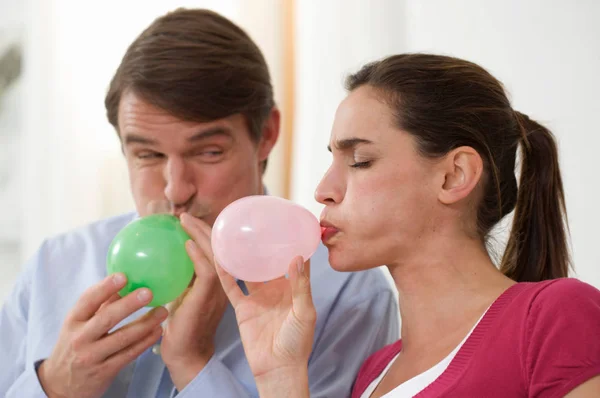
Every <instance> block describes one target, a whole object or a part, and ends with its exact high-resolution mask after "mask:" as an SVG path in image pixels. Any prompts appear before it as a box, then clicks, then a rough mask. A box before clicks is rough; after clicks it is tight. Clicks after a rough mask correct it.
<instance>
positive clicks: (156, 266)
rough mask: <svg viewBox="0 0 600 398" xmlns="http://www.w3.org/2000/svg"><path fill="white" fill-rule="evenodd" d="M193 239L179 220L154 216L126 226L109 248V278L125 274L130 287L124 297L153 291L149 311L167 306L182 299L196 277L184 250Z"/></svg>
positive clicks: (164, 215) (161, 215)
mask: <svg viewBox="0 0 600 398" xmlns="http://www.w3.org/2000/svg"><path fill="white" fill-rule="evenodd" d="M188 239H190V237H189V235H188V234H187V233H186V232H185V231H184V229H183V228H182V227H181V224H180V223H179V219H178V218H177V217H175V216H171V215H168V214H154V215H151V216H146V217H142V218H138V219H136V220H134V221H132V222H131V223H129V224H127V225H126V226H125V228H123V229H122V230H121V231H120V232H119V233H118V234H117V236H115V238H114V239H113V241H112V243H111V244H110V247H109V248H108V256H107V261H106V269H107V271H108V274H109V275H110V274H113V273H115V272H122V273H124V274H125V275H126V276H127V285H126V286H125V287H124V288H123V289H122V290H121V291H120V292H119V295H120V296H121V297H123V296H125V295H126V294H128V293H131V292H132V291H134V290H136V289H139V288H141V287H146V288H148V289H150V291H152V295H153V298H152V301H151V302H150V304H148V306H149V307H157V306H160V305H164V304H166V303H168V302H170V301H173V300H175V299H176V298H177V297H179V296H180V295H181V294H182V293H183V291H184V290H185V289H186V288H187V287H188V285H189V283H190V281H191V280H192V276H193V275H194V264H193V262H192V260H191V259H190V257H189V256H188V254H187V251H186V250H185V242H186V241H187V240H188Z"/></svg>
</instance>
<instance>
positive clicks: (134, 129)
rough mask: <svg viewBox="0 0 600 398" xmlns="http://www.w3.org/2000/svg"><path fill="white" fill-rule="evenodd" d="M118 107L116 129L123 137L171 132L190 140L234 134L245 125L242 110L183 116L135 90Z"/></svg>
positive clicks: (130, 137)
mask: <svg viewBox="0 0 600 398" xmlns="http://www.w3.org/2000/svg"><path fill="white" fill-rule="evenodd" d="M119 108H120V109H119V131H120V135H121V137H122V138H123V139H124V140H125V141H127V140H128V139H129V141H138V142H140V141H142V140H140V139H138V138H140V136H148V135H150V136H153V135H158V134H160V136H162V135H165V134H168V135H172V134H174V133H176V134H177V135H178V136H179V137H182V138H184V139H186V140H189V141H198V140H203V139H207V138H211V137H218V136H221V137H228V136H229V137H233V136H234V135H235V134H236V132H237V131H238V130H240V129H244V128H245V126H246V123H245V118H244V116H243V115H241V114H235V115H231V116H228V117H225V118H222V119H217V120H212V121H206V122H200V121H189V120H183V119H181V118H179V117H177V116H175V115H173V114H171V113H169V112H168V111H165V110H163V109H161V108H158V107H156V106H154V105H152V104H149V103H148V102H146V101H144V100H142V99H140V98H138V97H137V96H136V95H134V94H127V95H126V96H124V97H123V98H122V100H121V103H120V106H119ZM128 137H129V138H128Z"/></svg>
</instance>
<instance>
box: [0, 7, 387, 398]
mask: <svg viewBox="0 0 600 398" xmlns="http://www.w3.org/2000/svg"><path fill="white" fill-rule="evenodd" d="M105 103H106V109H107V115H108V119H109V121H110V123H111V124H112V125H113V126H114V127H115V129H116V131H117V133H118V137H119V139H120V140H121V143H122V148H123V153H124V155H125V158H126V161H127V165H128V170H129V177H130V185H131V190H132V194H133V197H134V201H135V204H136V210H137V211H136V212H135V213H132V214H126V215H122V216H119V217H114V218H111V219H107V220H102V221H99V222H97V223H94V224H92V225H89V226H87V227H84V228H81V229H78V230H75V231H71V232H69V233H67V234H64V235H61V236H58V237H55V238H53V239H50V240H47V241H46V242H45V243H44V244H43V245H42V247H41V248H40V250H39V251H38V253H37V255H36V256H35V257H34V258H33V259H32V260H31V261H30V262H29V263H28V264H27V265H26V267H25V269H24V271H23V273H22V274H21V275H20V277H19V279H18V281H17V284H16V286H15V288H14V290H13V292H12V294H11V295H10V296H9V297H8V299H7V301H6V303H5V305H4V307H3V309H2V312H1V313H0V333H1V337H2V338H1V339H0V358H2V364H1V365H0V393H2V395H3V396H7V397H19V398H27V397H42V396H46V395H47V396H50V397H54V396H56V397H78V398H85V397H98V396H102V395H104V396H107V397H169V396H173V395H174V394H177V396H178V397H188V396H189V397H199V396H202V397H256V396H258V393H257V391H256V386H255V384H254V379H253V377H252V374H251V372H250V369H249V367H248V363H247V361H246V359H245V356H244V351H243V347H242V344H241V341H240V338H239V332H238V329H237V324H236V322H235V319H234V313H233V310H232V308H231V306H230V305H229V304H228V302H227V300H226V297H225V295H224V292H223V290H222V288H221V285H220V283H219V281H218V278H217V276H216V273H215V269H214V266H213V265H212V258H213V257H212V250H211V247H210V225H212V223H213V222H214V220H215V218H216V216H217V215H218V214H219V212H220V211H221V210H222V209H223V208H224V207H225V206H226V205H228V204H229V203H231V202H232V201H234V200H236V199H238V198H241V197H244V196H248V195H254V194H264V193H265V192H264V188H263V184H262V174H263V172H264V168H265V167H266V163H267V158H268V155H269V152H270V151H271V149H272V148H273V145H274V144H275V142H276V140H277V137H278V134H279V111H278V110H277V108H276V106H275V104H274V101H273V90H272V87H271V83H270V76H269V72H268V69H267V66H266V63H265V60H264V59H263V56H262V54H261V52H260V50H259V49H258V48H257V46H256V45H255V44H254V43H253V42H252V40H251V39H250V38H249V37H248V36H247V35H246V34H245V33H244V32H243V31H242V30H241V29H240V28H239V27H237V26H235V25H234V24H233V23H232V22H230V21H228V20H227V19H225V18H223V17H221V16H219V15H218V14H215V13H213V12H210V11H206V10H177V11H175V12H172V13H169V14H167V15H165V16H163V17H161V18H159V19H157V20H156V21H155V22H154V23H153V24H152V25H151V26H150V27H148V28H147V29H146V30H145V31H144V32H143V33H142V34H141V35H140V36H139V37H138V38H137V39H136V40H135V41H134V42H133V43H132V44H131V46H130V47H129V49H128V51H127V53H126V54H125V56H124V58H123V60H122V63H121V65H120V66H119V68H118V70H117V71H116V74H115V76H114V78H113V80H112V82H111V85H110V88H109V92H108V94H107V96H106V101H105ZM158 211H160V212H165V211H168V212H170V213H172V214H174V215H176V216H179V217H180V218H181V222H182V225H183V226H184V228H185V229H186V230H187V231H188V233H189V234H190V236H191V237H192V240H190V241H189V242H188V244H187V247H186V248H187V250H188V253H189V255H190V257H191V258H192V260H194V263H195V271H196V278H195V280H194V283H193V285H192V287H191V288H190V290H189V292H188V293H187V294H186V295H185V297H184V298H183V300H182V301H181V303H180V305H179V306H178V308H177V310H176V311H174V312H173V313H172V314H170V316H169V322H168V326H167V327H166V329H165V330H164V333H163V331H162V328H161V323H162V322H163V321H164V320H165V319H166V317H167V311H166V310H165V309H164V308H156V309H154V310H152V311H148V308H145V305H146V304H147V303H148V302H150V300H151V292H150V291H148V290H147V289H138V290H137V291H135V292H133V293H131V294H129V295H127V296H125V297H123V298H120V297H119V296H118V295H117V292H118V291H119V290H120V288H121V287H122V286H123V285H124V283H125V280H124V278H122V277H121V278H119V277H118V276H117V277H114V276H111V277H106V271H105V259H106V254H107V249H108V246H109V244H110V242H111V241H112V239H113V238H114V236H115V235H116V233H117V232H118V231H119V230H120V229H121V228H123V227H124V226H125V225H126V224H127V223H128V222H130V221H131V220H133V219H134V218H136V217H139V216H145V215H148V214H151V213H155V212H158ZM203 257H204V258H206V259H208V260H210V261H209V262H207V261H203V260H202V258H203ZM207 263H208V264H211V265H210V266H207V265H206V264H207ZM311 263H312V275H311V278H312V279H313V295H314V301H315V305H316V308H317V312H318V321H317V331H316V334H315V341H314V351H313V353H312V357H311V360H310V364H309V375H310V384H311V396H313V397H344V396H349V395H350V388H351V385H352V381H353V380H354V377H355V375H356V373H357V371H358V368H359V366H360V365H361V363H362V362H363V361H364V360H365V359H366V357H367V356H368V355H370V354H371V353H372V352H374V351H375V350H377V349H379V348H381V347H382V346H384V345H386V344H388V343H391V342H393V341H395V340H396V339H397V338H398V311H397V305H396V302H395V299H394V295H393V293H392V290H391V287H390V286H389V285H388V284H387V282H386V281H385V279H384V277H383V275H382V274H381V273H380V272H379V271H372V272H363V273H360V274H342V273H337V272H334V271H333V270H331V269H330V267H329V265H328V263H327V253H326V251H325V249H324V248H323V247H322V246H321V247H320V248H319V250H318V251H317V253H316V254H315V255H314V256H313V258H312V259H311ZM240 283H241V282H240ZM161 335H162V336H161Z"/></svg>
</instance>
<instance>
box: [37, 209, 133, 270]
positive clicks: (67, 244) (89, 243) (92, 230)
mask: <svg viewBox="0 0 600 398" xmlns="http://www.w3.org/2000/svg"><path fill="white" fill-rule="evenodd" d="M135 216H136V213H134V212H130V213H125V214H120V215H117V216H113V217H108V218H105V219H102V220H98V221H95V222H91V223H89V224H87V225H83V226H80V227H77V228H73V229H71V230H69V231H66V232H63V233H60V234H57V235H54V236H52V237H49V238H47V239H46V240H45V241H44V242H43V243H42V245H41V246H40V248H39V249H38V251H37V253H36V254H35V256H34V257H33V258H32V259H31V260H30V261H29V263H28V266H27V267H34V268H39V267H40V266H41V267H43V268H49V269H56V268H57V267H58V268H60V269H61V270H63V271H65V272H68V271H69V270H70V268H73V269H72V271H75V270H76V269H77V268H78V267H85V266H86V265H85V264H88V263H93V264H94V265H95V263H97V262H99V260H101V259H103V258H104V257H105V256H106V251H107V250H108V247H109V246H110V243H111V242H112V240H113V239H114V237H115V235H116V234H117V233H118V232H119V231H120V230H121V229H122V228H123V227H124V226H125V225H127V224H128V223H129V222H130V221H132V220H133V219H134V218H135ZM100 263H102V264H104V263H103V261H100ZM78 270H79V271H80V269H78ZM37 271H41V270H40V269H38V270H37Z"/></svg>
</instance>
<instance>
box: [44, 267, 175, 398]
mask: <svg viewBox="0 0 600 398" xmlns="http://www.w3.org/2000/svg"><path fill="white" fill-rule="evenodd" d="M125 283H126V278H125V276H124V275H123V274H114V275H111V276H108V277H107V278H105V279H104V280H103V281H102V282H100V283H98V284H96V285H94V286H92V287H90V288H89V289H88V290H86V292H85V293H84V294H83V295H82V296H81V297H80V298H79V300H78V301H77V303H76V304H75V307H73V309H72V310H71V311H70V312H69V314H68V315H67V317H66V319H65V322H64V324H63V326H62V329H61V331H60V335H59V338H58V342H57V343H56V346H55V347H54V350H53V352H52V354H51V355H50V357H49V358H47V359H46V360H45V361H44V362H43V363H42V365H41V366H40V367H39V369H38V378H39V380H40V383H41V385H42V388H43V389H44V391H45V392H46V394H47V395H48V396H49V397H50V398H53V397H78V398H88V397H99V396H101V395H102V394H103V393H104V392H105V391H106V390H107V389H108V387H109V386H110V383H111V382H112V381H113V379H114V378H115V377H116V375H117V374H118V373H119V371H120V370H121V369H122V368H123V367H125V366H126V365H127V364H128V363H129V362H131V361H133V360H134V359H136V358H137V357H138V356H139V355H140V354H141V353H142V352H144V351H145V350H146V349H147V348H149V347H150V346H152V345H153V344H154V343H156V341H157V340H158V339H159V338H160V336H161V334H162V328H161V326H160V324H161V322H162V321H164V320H165V319H166V317H167V314H168V313H167V310H166V309H165V308H163V307H157V308H155V309H153V310H152V311H150V312H148V313H147V314H145V315H144V316H143V317H141V318H140V319H138V320H136V321H134V322H132V323H130V324H128V325H125V326H123V327H122V328H119V329H117V330H115V331H113V332H110V331H111V329H112V328H114V327H115V326H116V325H117V324H118V323H119V322H121V321H122V320H123V319H125V318H127V317H128V316H129V315H131V314H133V313H134V312H135V311H137V310H139V309H140V308H142V307H144V306H145V305H147V304H148V303H149V302H150V301H151V299H152V293H151V292H150V291H149V290H148V289H145V288H144V289H138V290H136V291H134V292H132V293H130V294H128V295H127V296H125V297H123V298H121V297H120V296H119V295H118V291H119V290H120V289H121V288H123V286H125ZM109 332H110V333H109Z"/></svg>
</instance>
